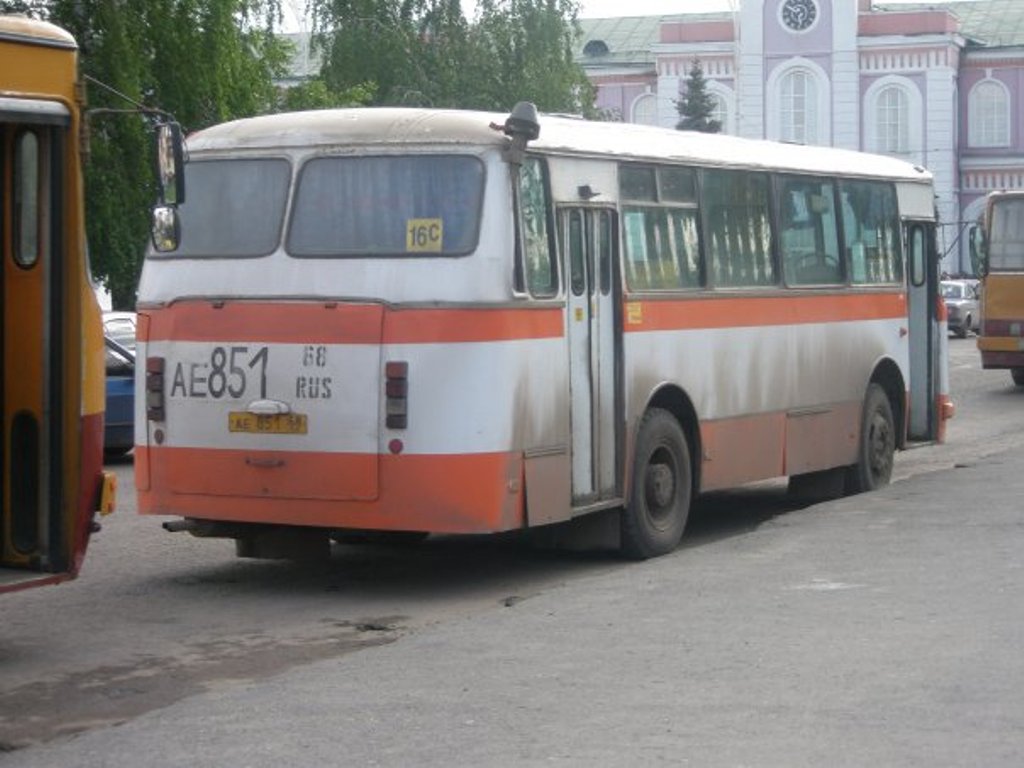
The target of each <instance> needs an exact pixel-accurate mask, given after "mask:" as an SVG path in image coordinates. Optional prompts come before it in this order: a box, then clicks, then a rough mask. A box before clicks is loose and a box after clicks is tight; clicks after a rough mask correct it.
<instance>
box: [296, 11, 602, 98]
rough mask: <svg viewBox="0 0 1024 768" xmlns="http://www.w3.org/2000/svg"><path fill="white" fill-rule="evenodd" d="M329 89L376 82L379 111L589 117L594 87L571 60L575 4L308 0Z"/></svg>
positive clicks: (574, 33) (324, 76)
mask: <svg viewBox="0 0 1024 768" xmlns="http://www.w3.org/2000/svg"><path fill="white" fill-rule="evenodd" d="M310 7H311V10H312V13H313V20H314V29H315V33H316V35H315V42H316V44H317V46H318V47H319V48H320V50H321V51H322V52H323V61H324V64H323V79H324V82H325V83H326V84H327V86H328V88H329V89H331V90H337V89H343V88H350V87H352V86H354V85H357V84H360V83H373V84H375V86H376V96H375V98H374V100H373V103H374V104H378V105H422V106H433V107H451V108H464V109H489V110H496V111H504V110H508V109H510V108H511V107H512V106H513V105H514V104H515V103H516V102H517V101H523V100H528V101H533V102H534V103H536V104H537V106H538V107H539V108H540V109H541V110H544V111H558V112H577V113H585V114H590V113H591V111H592V110H593V88H592V86H591V85H590V83H589V81H588V80H587V78H586V76H585V75H584V73H583V70H582V69H581V68H580V67H579V66H578V65H577V64H576V62H575V61H574V59H573V42H574V39H575V36H576V33H577V26H576V15H577V11H578V6H577V4H576V2H575V1H574V0H481V2H480V3H479V4H478V13H477V16H476V18H475V19H474V21H473V22H469V21H467V20H466V18H465V16H464V15H463V13H462V8H461V4H460V3H459V2H458V0H312V2H311V4H310Z"/></svg>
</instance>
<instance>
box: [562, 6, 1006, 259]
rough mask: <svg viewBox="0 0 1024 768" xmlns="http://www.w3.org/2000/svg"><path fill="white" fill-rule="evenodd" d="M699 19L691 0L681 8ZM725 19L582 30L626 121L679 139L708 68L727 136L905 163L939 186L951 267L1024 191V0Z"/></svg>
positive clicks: (748, 10) (603, 100)
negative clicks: (987, 200)
mask: <svg viewBox="0 0 1024 768" xmlns="http://www.w3.org/2000/svg"><path fill="white" fill-rule="evenodd" d="M679 5H680V6H681V7H685V5H686V0H679ZM736 6H737V8H738V10H736V11H731V12H722V13H702V14H692V13H691V14H687V13H680V14H674V15H669V16H658V17H652V16H642V17H619V18H608V19H582V20H581V26H582V28H583V35H582V37H581V39H580V43H579V48H578V57H579V61H580V63H581V64H582V65H583V67H584V69H585V71H586V72H587V74H588V76H589V78H590V80H591V82H593V83H594V85H595V86H596V88H597V106H598V107H599V108H600V109H602V110H604V111H605V113H606V114H608V115H609V116H610V117H611V118H612V119H619V120H625V121H629V122H638V123H650V124H656V125H661V126H665V127H675V125H676V123H677V122H678V120H679V114H678V111H677V108H676V102H677V101H678V100H679V98H680V96H681V94H682V93H683V92H684V90H685V87H686V79H687V75H688V73H689V71H690V69H691V67H692V66H693V63H694V62H695V61H696V62H699V65H700V67H701V69H702V71H703V73H704V76H705V79H706V81H707V86H708V90H709V92H710V93H711V94H712V95H713V96H714V98H715V101H716V104H717V115H716V117H717V118H718V119H719V120H720V121H721V123H722V126H723V131H724V132H726V133H731V134H736V135H739V136H748V137H753V138H769V139H776V140H781V141H792V142H798V143H805V144H821V145H832V146H836V147H845V148H849V149H858V150H863V151H868V152H878V153H883V154H887V155H893V156H897V157H901V158H904V159H906V160H908V161H909V162H912V163H914V164H917V165H921V166H924V167H926V168H928V169H929V170H930V171H931V172H932V173H933V174H934V176H935V187H936V206H937V208H938V211H939V215H940V218H941V221H942V223H943V226H942V228H941V234H940V238H941V239H940V243H939V246H940V249H941V250H942V252H943V269H944V270H945V271H947V272H949V273H951V274H957V273H969V272H970V269H971V268H970V258H969V254H968V248H967V242H968V235H967V229H968V228H969V227H970V226H971V225H972V224H973V222H974V221H976V220H977V217H978V214H979V213H980V211H981V206H982V204H983V198H984V195H985V194H986V193H987V192H989V191H990V190H993V189H1018V188H1020V189H1024V0H960V1H959V2H934V3H930V4H927V5H926V4H921V5H917V4H915V5H909V6H908V5H902V4H900V5H887V4H885V3H881V2H872V0H736Z"/></svg>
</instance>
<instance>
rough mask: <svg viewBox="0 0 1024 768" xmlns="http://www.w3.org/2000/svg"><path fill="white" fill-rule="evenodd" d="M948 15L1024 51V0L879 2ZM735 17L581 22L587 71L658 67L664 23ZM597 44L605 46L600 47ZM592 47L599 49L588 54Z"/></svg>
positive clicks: (978, 40) (980, 36) (992, 41)
mask: <svg viewBox="0 0 1024 768" xmlns="http://www.w3.org/2000/svg"><path fill="white" fill-rule="evenodd" d="M926 8H927V9H945V10H949V11H952V12H953V13H954V14H956V16H957V18H959V19H960V33H961V34H962V35H963V36H964V37H965V38H967V39H968V40H969V41H970V43H971V44H973V45H979V46H987V47H1006V46H1018V45H1024V0H952V2H933V3H912V4H906V3H901V4H886V3H884V2H876V3H875V4H874V10H875V11H883V12H884V11H893V12H895V11H907V10H921V9H926ZM732 18H733V13H732V12H730V11H723V12H721V13H684V14H672V15H664V16H617V17H613V18H604V19H580V20H579V25H580V29H581V34H580V37H579V43H578V45H577V48H576V54H577V57H578V60H579V61H580V63H581V64H583V65H584V66H586V65H588V64H595V65H601V66H615V65H616V64H619V65H623V66H626V65H633V66H637V65H647V66H650V65H653V64H654V53H653V51H652V48H653V46H654V45H655V44H656V43H657V42H658V29H659V27H660V25H661V22H662V21H677V20H682V19H685V20H686V21H691V22H695V21H729V20H731V19H732ZM596 41H600V42H601V43H604V46H601V45H599V44H598V43H597V42H596ZM588 43H593V44H592V45H590V46H589V48H588Z"/></svg>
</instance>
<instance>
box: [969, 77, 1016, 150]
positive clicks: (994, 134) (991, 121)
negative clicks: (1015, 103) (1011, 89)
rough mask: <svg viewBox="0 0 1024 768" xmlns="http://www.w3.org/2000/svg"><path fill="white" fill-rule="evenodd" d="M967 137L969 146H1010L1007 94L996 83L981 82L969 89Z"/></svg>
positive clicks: (1002, 87) (1008, 101)
mask: <svg viewBox="0 0 1024 768" xmlns="http://www.w3.org/2000/svg"><path fill="white" fill-rule="evenodd" d="M967 115H968V117H967V135H968V143H969V144H970V145H971V146H972V147H1005V146H1008V145H1009V143H1010V94H1009V93H1008V92H1007V90H1006V86H1005V85H1003V84H1002V83H1000V82H999V81H998V80H982V81H981V82H980V83H978V84H977V85H975V86H974V88H972V89H971V94H970V96H969V97H968V104H967Z"/></svg>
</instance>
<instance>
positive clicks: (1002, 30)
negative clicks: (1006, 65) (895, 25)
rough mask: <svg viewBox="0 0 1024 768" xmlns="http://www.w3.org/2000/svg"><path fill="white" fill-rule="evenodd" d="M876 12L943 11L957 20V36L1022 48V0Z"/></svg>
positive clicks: (962, 0) (972, 0)
mask: <svg viewBox="0 0 1024 768" xmlns="http://www.w3.org/2000/svg"><path fill="white" fill-rule="evenodd" d="M874 7H875V10H877V11H905V10H908V9H914V10H920V9H925V8H936V9H938V8H944V9H947V10H950V11H952V12H953V13H954V14H956V16H957V18H959V19H960V34H962V35H963V36H964V37H966V38H967V39H968V40H969V41H971V42H972V43H974V44H976V45H983V46H989V47H1004V46H1015V45H1024V0H959V1H956V0H954V2H948V3H913V4H909V5H908V4H901V5H886V4H885V3H875V6H874Z"/></svg>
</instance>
